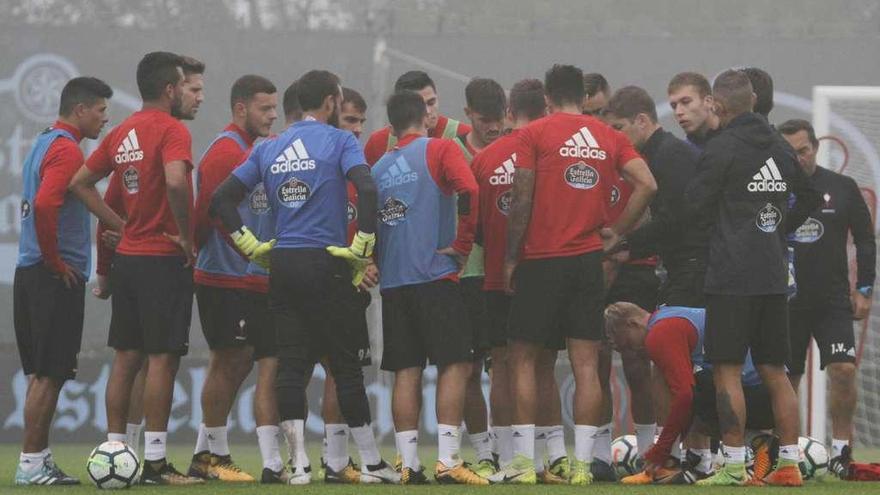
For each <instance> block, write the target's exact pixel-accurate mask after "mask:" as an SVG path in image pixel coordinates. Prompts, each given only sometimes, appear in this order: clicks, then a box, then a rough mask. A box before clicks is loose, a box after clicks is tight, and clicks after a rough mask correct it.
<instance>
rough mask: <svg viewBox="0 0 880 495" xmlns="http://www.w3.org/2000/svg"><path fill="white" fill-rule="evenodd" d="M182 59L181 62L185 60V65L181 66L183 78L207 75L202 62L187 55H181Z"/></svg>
mask: <svg viewBox="0 0 880 495" xmlns="http://www.w3.org/2000/svg"><path fill="white" fill-rule="evenodd" d="M180 58H181V60H183V63H182V64H180V68H182V69H183V77H189V76H191V75H193V74H204V73H205V63H204V62H202V61H201V60H198V59H196V58H193V57H189V56H187V55H181V56H180Z"/></svg>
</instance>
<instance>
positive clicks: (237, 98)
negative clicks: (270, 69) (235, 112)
mask: <svg viewBox="0 0 880 495" xmlns="http://www.w3.org/2000/svg"><path fill="white" fill-rule="evenodd" d="M276 92H278V90H277V89H276V88H275V85H274V84H272V81H270V80H268V79H266V78H265V77H263V76H257V75H254V74H247V75H244V76H241V77H239V78H238V79H236V81H235V82H234V83H232V90H231V91H230V92H229V105H230V106H235V104H236V103H238V102H242V103H247V102H249V101H250V100H251V98H253V97H254V96H255V95H256V94H257V93H266V94H270V95H271V94H275V93H276Z"/></svg>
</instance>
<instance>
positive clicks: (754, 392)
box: [693, 369, 776, 436]
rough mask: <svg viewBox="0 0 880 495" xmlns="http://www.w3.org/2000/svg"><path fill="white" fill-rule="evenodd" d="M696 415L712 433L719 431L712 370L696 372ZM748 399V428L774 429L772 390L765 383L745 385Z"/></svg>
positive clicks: (745, 394) (744, 388)
mask: <svg viewBox="0 0 880 495" xmlns="http://www.w3.org/2000/svg"><path fill="white" fill-rule="evenodd" d="M694 381H695V382H696V385H694V407H693V410H694V416H696V417H698V418H700V421H701V422H702V423H703V424H704V425H705V426H706V427H708V428H709V432H703V433H707V434H711V435H713V436H714V435H717V434H718V433H719V431H718V406H717V402H716V399H715V381H714V380H713V378H712V371H711V370H706V369H704V370H702V371H699V372H697V373H695V374H694ZM743 395H744V396H745V399H746V429H747V430H772V429H773V428H774V427H775V423H776V421H775V419H774V418H773V404H772V402H771V401H770V391H769V390H767V387H765V386H764V385H753V386H743Z"/></svg>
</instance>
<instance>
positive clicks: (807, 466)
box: [798, 437, 828, 480]
mask: <svg viewBox="0 0 880 495" xmlns="http://www.w3.org/2000/svg"><path fill="white" fill-rule="evenodd" d="M798 450H800V457H801V460H800V462H799V463H798V466H799V467H800V468H801V474H802V475H803V477H804V479H806V480H809V479H813V478H819V477H822V476H824V475H825V473H827V472H828V449H826V448H825V445H824V444H823V443H822V442H820V441H819V440H816V439H815V438H810V437H800V438H798Z"/></svg>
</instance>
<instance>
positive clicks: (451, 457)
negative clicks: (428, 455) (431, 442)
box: [437, 424, 461, 467]
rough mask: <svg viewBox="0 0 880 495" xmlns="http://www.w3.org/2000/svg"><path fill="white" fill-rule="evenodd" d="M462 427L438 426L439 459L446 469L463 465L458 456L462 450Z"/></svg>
mask: <svg viewBox="0 0 880 495" xmlns="http://www.w3.org/2000/svg"><path fill="white" fill-rule="evenodd" d="M459 430H460V427H458V426H452V425H440V424H438V425H437V447H438V453H437V459H438V460H439V461H440V462H442V463H443V464H445V465H446V467H455V466H458V465H459V464H461V458H460V457H459V455H458V452H459V450H461V433H460V431H459Z"/></svg>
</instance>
